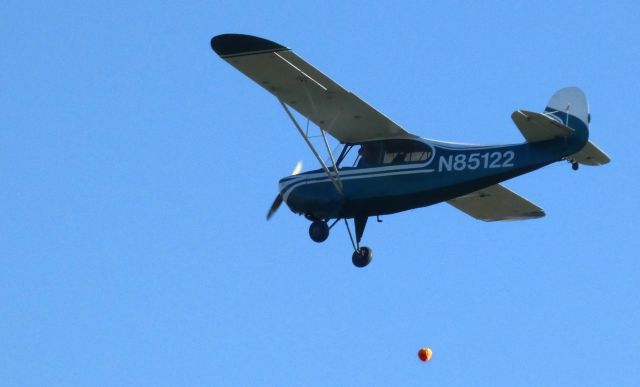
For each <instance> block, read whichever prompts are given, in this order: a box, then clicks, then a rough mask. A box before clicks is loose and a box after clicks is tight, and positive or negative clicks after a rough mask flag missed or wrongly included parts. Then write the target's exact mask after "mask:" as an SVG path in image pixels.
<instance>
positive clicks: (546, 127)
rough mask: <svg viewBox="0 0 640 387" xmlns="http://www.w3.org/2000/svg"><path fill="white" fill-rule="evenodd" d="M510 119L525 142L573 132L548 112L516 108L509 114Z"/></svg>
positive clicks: (548, 138) (563, 135)
mask: <svg viewBox="0 0 640 387" xmlns="http://www.w3.org/2000/svg"><path fill="white" fill-rule="evenodd" d="M511 119H512V120H513V122H514V123H515V124H516V126H517V127H518V129H520V132H521V133H522V135H523V136H524V138H525V139H526V140H527V142H538V141H545V140H552V139H554V138H559V137H560V138H562V137H569V136H570V135H571V133H573V130H572V129H571V128H569V127H567V126H565V125H563V124H561V123H560V122H558V121H557V120H555V119H554V118H552V117H551V116H550V115H549V114H544V113H535V112H529V111H526V110H516V111H515V112H513V114H511Z"/></svg>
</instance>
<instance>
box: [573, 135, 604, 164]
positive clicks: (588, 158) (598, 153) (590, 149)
mask: <svg viewBox="0 0 640 387" xmlns="http://www.w3.org/2000/svg"><path fill="white" fill-rule="evenodd" d="M571 159H573V160H575V161H577V162H578V163H580V164H584V165H590V166H594V167H595V166H598V165H604V164H606V163H608V162H609V161H611V159H610V158H609V156H607V154H606V153H604V152H603V151H602V150H600V148H598V147H597V146H596V144H594V143H592V142H591V141H589V142H587V145H585V146H584V148H582V150H581V151H580V152H578V153H574V154H573V155H571Z"/></svg>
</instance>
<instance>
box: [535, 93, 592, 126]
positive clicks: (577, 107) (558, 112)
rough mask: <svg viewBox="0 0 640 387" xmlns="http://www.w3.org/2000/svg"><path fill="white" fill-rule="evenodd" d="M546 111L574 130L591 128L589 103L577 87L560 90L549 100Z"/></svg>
mask: <svg viewBox="0 0 640 387" xmlns="http://www.w3.org/2000/svg"><path fill="white" fill-rule="evenodd" d="M544 112H545V113H546V114H548V115H550V116H552V117H553V118H555V119H556V120H558V121H559V122H561V123H562V124H563V125H566V126H568V127H570V128H571V129H574V130H583V129H586V130H587V132H588V130H589V121H591V119H590V116H589V103H588V102H587V96H586V95H585V94H584V92H583V91H582V90H580V89H579V88H577V87H565V88H564V89H560V90H558V91H557V92H556V93H555V94H554V95H553V96H552V97H551V99H550V100H549V103H548V104H547V107H546V108H545V109H544Z"/></svg>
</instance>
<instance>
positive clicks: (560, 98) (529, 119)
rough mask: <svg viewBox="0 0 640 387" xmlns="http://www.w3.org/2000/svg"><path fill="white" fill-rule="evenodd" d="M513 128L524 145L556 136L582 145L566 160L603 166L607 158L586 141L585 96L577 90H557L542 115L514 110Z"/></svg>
mask: <svg viewBox="0 0 640 387" xmlns="http://www.w3.org/2000/svg"><path fill="white" fill-rule="evenodd" d="M511 118H512V119H513V121H514V122H515V124H516V126H517V127H518V129H520V131H521V132H522V134H523V135H524V137H525V139H526V140H527V141H528V142H536V141H544V140H549V139H552V138H557V137H574V138H576V139H577V140H578V141H579V143H582V144H584V147H582V148H581V149H580V150H578V151H577V152H576V153H574V154H572V155H570V156H569V157H568V159H569V160H570V161H575V162H577V163H580V164H584V165H592V166H595V165H603V164H606V163H608V162H609V161H610V159H609V156H607V154H606V153H604V152H603V151H602V150H600V148H598V147H597V146H596V145H595V144H594V143H592V142H591V141H589V140H588V139H589V123H590V121H591V115H590V114H589V103H588V102H587V96H586V95H585V94H584V92H583V91H582V90H580V89H579V88H577V87H566V88H564V89H560V90H558V91H557V92H556V93H555V94H554V95H553V96H552V97H551V99H550V100H549V103H548V104H547V106H546V108H545V109H544V112H543V113H534V112H528V111H523V110H518V111H516V112H514V113H513V114H512V115H511Z"/></svg>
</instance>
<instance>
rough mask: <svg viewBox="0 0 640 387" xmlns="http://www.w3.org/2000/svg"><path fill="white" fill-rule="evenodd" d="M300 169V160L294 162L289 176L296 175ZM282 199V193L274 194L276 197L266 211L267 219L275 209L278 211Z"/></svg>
mask: <svg viewBox="0 0 640 387" xmlns="http://www.w3.org/2000/svg"><path fill="white" fill-rule="evenodd" d="M301 170H302V161H298V164H296V167H295V168H294V169H293V172H291V176H295V175H297V174H298V173H300V171H301ZM282 201H283V199H282V195H281V194H278V196H276V199H275V200H274V201H273V204H272V205H271V207H270V208H269V212H267V220H269V219H271V217H272V216H273V214H275V213H276V211H278V208H280V205H281V204H282Z"/></svg>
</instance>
